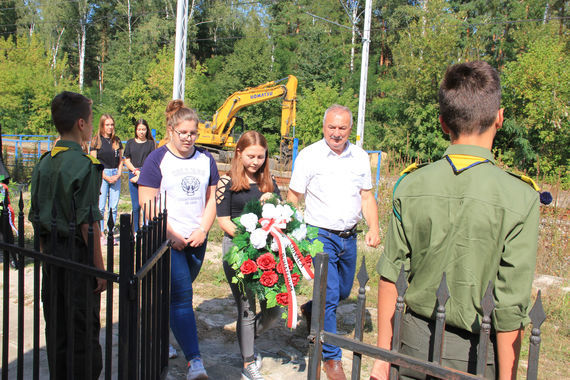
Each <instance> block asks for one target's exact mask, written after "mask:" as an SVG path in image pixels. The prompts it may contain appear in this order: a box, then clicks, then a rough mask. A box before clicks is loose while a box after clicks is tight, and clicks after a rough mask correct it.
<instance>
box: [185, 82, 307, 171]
mask: <svg viewBox="0 0 570 380" xmlns="http://www.w3.org/2000/svg"><path fill="white" fill-rule="evenodd" d="M285 80H287V83H286V84H280V82H283V81H285ZM279 97H282V98H283V101H282V103H281V144H280V145H281V146H280V148H281V152H280V153H281V161H282V162H284V163H287V162H288V161H289V160H290V158H291V153H292V151H293V137H294V136H292V135H291V128H292V127H293V129H294V128H295V118H296V116H297V115H296V112H297V108H296V105H297V78H296V77H295V76H293V75H289V76H287V77H286V78H283V79H279V80H275V81H271V82H267V83H264V84H261V85H259V86H256V87H248V88H246V89H245V90H241V91H237V92H234V93H233V94H232V95H231V96H230V97H228V98H227V99H226V101H225V102H224V104H222V106H221V107H220V108H218V110H217V111H216V113H215V114H214V117H213V118H212V121H200V123H199V124H198V132H199V135H198V139H197V140H196V144H198V145H204V146H206V147H210V148H214V149H219V150H224V149H225V150H231V149H233V148H234V147H235V145H236V142H237V138H239V136H238V137H236V138H235V139H234V136H233V135H232V130H233V128H234V126H235V125H236V122H238V123H239V121H238V120H240V118H238V117H236V114H237V113H238V111H239V110H240V109H242V108H244V107H247V106H250V105H252V104H257V103H261V102H265V101H267V100H270V99H275V98H279ZM242 123H243V121H242Z"/></svg>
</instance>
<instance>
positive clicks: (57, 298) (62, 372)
mask: <svg viewBox="0 0 570 380" xmlns="http://www.w3.org/2000/svg"><path fill="white" fill-rule="evenodd" d="M51 113H52V120H53V123H54V124H55V127H56V128H57V131H58V133H59V134H60V136H61V139H60V140H59V141H58V142H57V143H56V145H55V147H54V148H53V150H52V151H51V152H47V153H46V154H44V155H43V156H42V158H41V160H40V162H39V163H38V165H37V166H36V167H35V169H34V172H33V174H32V189H31V193H32V195H31V196H32V206H31V209H30V214H29V219H30V221H33V220H34V215H35V213H36V212H38V213H39V216H40V221H39V226H38V227H39V229H38V230H36V233H39V234H40V241H41V247H42V251H43V252H44V253H46V254H50V255H54V256H59V257H63V258H68V259H69V258H72V259H73V260H75V261H77V262H80V263H83V264H87V265H94V266H95V267H97V268H99V269H104V266H103V259H102V255H101V245H100V238H99V236H100V230H99V223H98V221H99V220H101V215H100V213H99V208H98V207H97V205H98V201H99V189H100V187H101V170H102V165H100V164H99V163H98V161H97V160H96V159H94V158H92V157H90V156H89V155H87V154H85V153H84V152H83V151H82V150H81V143H82V142H85V141H89V140H90V139H91V134H92V132H93V113H92V111H91V100H89V99H88V98H86V97H85V96H83V95H80V94H76V93H73V92H63V93H61V94H59V95H57V96H56V97H55V98H54V99H53V101H52V103H51ZM72 200H73V203H72ZM72 205H74V207H75V211H74V210H73V209H72ZM53 207H55V209H56V215H57V216H56V218H57V238H56V240H55V241H52V236H51V220H52V208H53ZM90 210H92V212H93V224H92V226H93V230H94V238H93V241H94V248H93V261H92V262H89V261H88V249H87V231H88V227H89V224H88V223H89V222H88V221H89V212H90ZM74 215H75V218H76V221H77V225H76V234H75V236H74V237H69V236H68V235H69V225H70V222H72V221H73V220H74ZM71 241H72V242H73V247H74V250H73V252H71V251H70V249H69V247H70V245H71V244H70V242H71ZM42 272H43V273H42V303H43V310H44V317H45V320H46V334H45V335H46V344H47V353H48V363H49V369H50V377H51V378H52V379H65V378H68V379H72V378H73V379H86V378H87V377H86V375H85V374H86V372H85V371H86V366H85V360H86V358H85V355H86V346H87V341H88V340H90V341H91V345H92V349H91V352H92V356H91V363H92V367H91V374H92V378H93V379H97V378H98V377H99V374H100V373H101V369H102V355H101V346H100V344H99V330H100V326H101V325H100V320H99V310H100V293H101V292H102V291H104V290H105V289H106V282H105V281H103V280H102V279H93V278H90V277H85V276H83V275H80V274H76V273H70V272H68V271H65V270H63V269H62V268H61V267H57V266H55V265H49V266H48V265H45V264H44V266H43V271H42ZM67 276H70V281H71V293H70V294H71V299H69V298H68V297H67V294H66V289H65V284H66V278H67ZM54 285H55V286H54ZM89 288H91V289H92V291H90V289H89ZM88 295H89V296H91V297H92V305H93V310H92V316H91V320H92V325H91V336H87V328H86V323H87V318H88V317H87V312H88V310H87V298H88ZM53 305H55V308H52V306H53ZM69 310H73V316H72V317H71V320H68V317H69V313H68V311H69ZM70 324H73V329H74V337H73V346H72V347H73V355H72V352H67V351H68V348H70V346H69V343H70V342H71V341H72V340H71V338H70V337H68V336H67V332H68V330H67V327H68V326H69V325H70ZM54 330H55V331H54ZM70 359H73V360H70ZM72 362H73V366H70V364H71V363H72ZM71 369H73V372H72V371H71Z"/></svg>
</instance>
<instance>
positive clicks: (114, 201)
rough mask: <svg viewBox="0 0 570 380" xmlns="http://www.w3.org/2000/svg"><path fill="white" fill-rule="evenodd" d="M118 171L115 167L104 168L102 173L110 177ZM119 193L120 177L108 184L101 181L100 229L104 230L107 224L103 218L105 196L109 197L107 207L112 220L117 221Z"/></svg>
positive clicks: (105, 203)
mask: <svg viewBox="0 0 570 380" xmlns="http://www.w3.org/2000/svg"><path fill="white" fill-rule="evenodd" d="M118 172H119V169H118V168H115V169H104V170H103V174H105V176H107V177H110V176H112V175H116V174H117V173H118ZM120 195H121V178H119V179H118V180H117V182H115V183H113V184H110V183H109V182H107V181H105V180H103V181H102V182H101V194H100V195H99V211H101V216H102V217H103V219H102V220H101V231H104V230H105V226H106V225H107V220H108V219H109V218H107V219H105V206H106V205H107V197H108V198H109V209H110V210H112V211H113V212H112V214H113V222H114V223H115V225H116V223H117V207H118V206H119V197H120Z"/></svg>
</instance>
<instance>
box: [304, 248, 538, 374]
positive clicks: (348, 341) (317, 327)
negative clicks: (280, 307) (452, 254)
mask: <svg viewBox="0 0 570 380" xmlns="http://www.w3.org/2000/svg"><path fill="white" fill-rule="evenodd" d="M328 260H329V258H328V255H327V254H325V253H319V254H317V255H316V256H315V259H314V263H315V284H314V288H313V308H312V318H311V332H310V334H309V337H308V339H309V342H310V349H309V355H310V357H309V373H308V379H309V380H318V379H320V374H321V358H322V346H323V343H328V344H333V345H336V346H339V347H341V348H344V349H347V350H350V351H353V360H352V375H351V379H352V380H358V379H360V369H361V368H360V367H361V359H362V355H366V356H370V357H373V358H376V359H381V360H384V361H387V362H390V363H391V364H392V366H391V369H390V379H391V380H395V379H397V378H398V376H399V368H400V367H401V368H410V369H413V370H415V371H417V372H421V373H425V374H427V375H428V378H429V377H430V376H431V377H435V378H441V379H483V378H484V377H483V374H484V372H485V365H486V359H487V346H488V343H489V338H490V333H491V317H490V315H491V313H492V311H493V309H494V308H495V304H494V301H493V294H492V287H491V284H489V287H488V288H487V291H486V293H485V296H484V297H483V300H482V302H481V305H482V308H483V314H484V316H483V320H482V324H481V333H480V339H479V350H478V352H477V374H476V375H472V374H468V373H465V372H461V371H457V370H454V369H450V368H446V367H443V366H442V365H441V359H442V358H441V352H442V347H443V340H444V336H445V335H444V334H445V328H444V326H445V303H446V302H447V300H448V298H449V290H448V288H447V284H446V281H445V273H444V274H443V278H442V281H441V283H440V286H439V289H438V290H437V293H436V294H437V299H438V307H437V316H436V321H435V331H434V333H433V344H432V347H431V352H433V360H432V361H423V360H420V359H416V358H413V357H411V356H408V355H405V354H402V353H399V352H398V348H399V346H400V326H401V323H402V318H403V315H404V307H405V305H404V293H405V292H406V289H407V279H406V275H405V272H404V267H403V266H402V268H401V269H400V275H399V277H398V280H397V281H396V289H397V290H398V298H397V301H396V310H395V313H394V322H393V335H392V336H393V337H392V347H393V348H392V350H385V349H382V348H379V347H377V346H373V345H370V344H366V343H363V342H362V338H363V332H364V322H365V317H366V314H365V312H366V283H367V282H368V280H369V277H368V273H367V271H366V265H365V260H364V258H363V259H362V264H361V266H360V270H359V271H358V275H357V279H358V282H359V290H358V300H357V308H356V325H355V327H354V338H347V337H343V336H339V335H337V334H333V333H329V332H326V331H324V327H323V326H324V310H325V296H326V289H327V270H328ZM529 316H530V319H531V323H532V326H533V328H532V332H531V336H530V349H529V354H528V368H527V380H536V378H537V374H538V356H539V350H540V326H541V325H542V323H543V322H544V320H545V319H546V315H545V313H544V309H543V307H542V301H541V295H540V290H539V291H538V295H537V298H536V301H535V303H534V306H533V308H532V310H531V311H530V313H529Z"/></svg>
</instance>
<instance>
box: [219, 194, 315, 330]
mask: <svg viewBox="0 0 570 380" xmlns="http://www.w3.org/2000/svg"><path fill="white" fill-rule="evenodd" d="M233 222H234V223H235V224H236V226H237V230H236V233H235V235H234V238H233V240H232V242H233V244H234V245H233V247H232V248H231V249H230V251H229V252H228V253H226V255H225V256H224V260H225V261H226V262H227V263H228V264H229V265H230V266H231V267H232V268H233V269H234V270H235V273H236V274H235V276H234V277H233V278H232V283H237V284H239V286H240V288H241V289H242V290H245V289H244V288H247V289H249V290H251V291H252V292H253V293H254V294H257V296H258V297H259V299H260V300H265V301H267V307H268V308H271V307H275V306H277V305H283V306H287V309H288V310H287V311H288V312H287V326H288V327H289V328H291V327H293V326H295V325H296V324H297V299H296V295H295V294H296V292H295V290H296V289H298V287H299V282H300V279H301V276H303V277H305V278H306V279H308V280H310V279H312V278H313V277H314V276H313V272H312V270H311V264H312V261H313V260H312V258H313V256H314V255H315V254H317V253H318V252H322V250H323V244H322V243H321V242H320V241H318V240H316V237H317V234H318V228H316V227H312V226H307V225H306V224H305V223H304V221H303V216H302V214H301V213H300V212H299V211H298V210H297V209H296V208H295V207H293V206H292V205H291V204H289V203H283V202H281V201H279V199H277V197H275V196H274V197H272V198H271V199H269V200H268V201H266V202H265V203H264V204H263V205H262V204H261V202H260V201H259V200H252V201H250V202H248V203H247V204H246V205H245V207H244V209H243V212H242V215H241V216H240V217H238V218H234V219H233Z"/></svg>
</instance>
